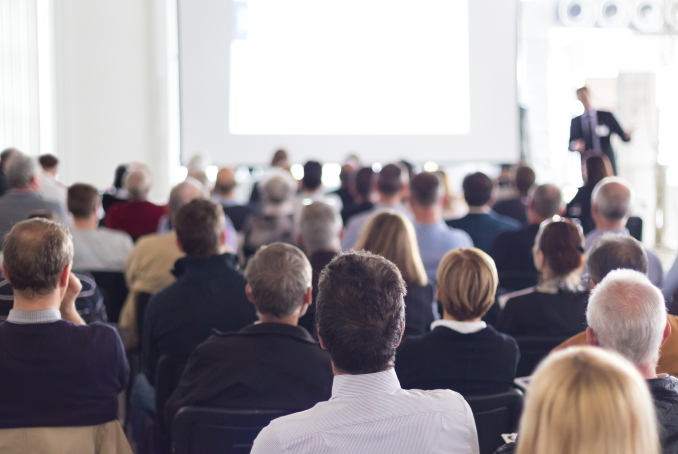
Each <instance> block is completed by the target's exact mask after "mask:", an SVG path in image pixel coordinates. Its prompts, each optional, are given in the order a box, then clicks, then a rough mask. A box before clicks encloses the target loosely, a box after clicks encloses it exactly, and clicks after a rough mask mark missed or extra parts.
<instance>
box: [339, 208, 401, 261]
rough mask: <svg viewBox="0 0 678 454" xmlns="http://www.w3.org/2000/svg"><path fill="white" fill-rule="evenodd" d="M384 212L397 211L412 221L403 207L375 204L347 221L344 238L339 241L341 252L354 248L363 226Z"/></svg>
mask: <svg viewBox="0 0 678 454" xmlns="http://www.w3.org/2000/svg"><path fill="white" fill-rule="evenodd" d="M384 210H395V211H399V212H400V213H402V214H404V215H405V216H407V217H408V218H409V219H412V214H410V212H409V211H407V208H405V206H404V205H396V206H386V205H382V204H381V203H376V204H375V205H374V208H372V209H371V210H369V211H365V212H364V213H360V214H356V215H355V216H352V217H351V219H349V220H348V223H347V224H346V229H345V230H344V237H343V238H342V240H341V250H342V251H348V250H349V249H351V248H352V247H353V246H355V244H356V243H357V242H358V239H360V234H361V233H363V228H364V227H365V224H367V221H369V220H370V218H372V216H374V215H375V214H376V213H377V212H379V211H384Z"/></svg>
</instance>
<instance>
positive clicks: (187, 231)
mask: <svg viewBox="0 0 678 454" xmlns="http://www.w3.org/2000/svg"><path fill="white" fill-rule="evenodd" d="M174 227H175V229H176V232H177V239H178V240H179V243H180V244H181V247H182V248H183V250H184V252H186V255H188V256H194V257H209V256H211V255H215V254H218V253H219V252H220V250H221V244H222V235H223V234H224V232H225V229H226V216H225V215H224V210H223V208H222V207H221V206H220V205H217V204H216V203H214V202H212V201H211V200H208V199H194V200H191V201H190V202H188V203H187V204H186V205H184V206H182V207H181V208H180V209H179V212H178V213H177V215H176V217H175V223H174Z"/></svg>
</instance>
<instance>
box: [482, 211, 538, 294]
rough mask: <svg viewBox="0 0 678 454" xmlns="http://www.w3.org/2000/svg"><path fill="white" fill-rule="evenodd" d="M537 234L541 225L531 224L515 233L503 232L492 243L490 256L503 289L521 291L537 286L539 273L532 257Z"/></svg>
mask: <svg viewBox="0 0 678 454" xmlns="http://www.w3.org/2000/svg"><path fill="white" fill-rule="evenodd" d="M537 233H539V224H531V225H528V226H526V227H523V228H522V229H521V230H518V231H515V232H512V231H506V232H501V233H500V234H499V236H498V237H497V239H496V240H494V243H492V247H491V248H490V256H491V257H492V259H494V263H495V264H496V265H497V272H498V273H499V286H500V287H501V288H503V289H507V290H520V289H524V288H527V287H533V286H535V285H537V282H538V280H539V271H537V268H535V267H534V259H533V257H532V247H533V246H534V240H535V238H536V237H537Z"/></svg>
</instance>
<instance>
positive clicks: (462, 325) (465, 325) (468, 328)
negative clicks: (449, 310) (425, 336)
mask: <svg viewBox="0 0 678 454" xmlns="http://www.w3.org/2000/svg"><path fill="white" fill-rule="evenodd" d="M438 326H444V327H445V328H449V329H451V330H454V331H456V332H458V333H461V334H471V333H477V332H478V331H480V330H483V329H485V328H487V323H485V322H483V321H480V322H458V321H456V320H436V321H435V322H433V323H431V331H433V329H435V328H436V327H438Z"/></svg>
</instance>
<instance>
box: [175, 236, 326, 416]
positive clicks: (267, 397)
mask: <svg viewBox="0 0 678 454" xmlns="http://www.w3.org/2000/svg"><path fill="white" fill-rule="evenodd" d="M245 278H246V279H247V287H246V293H247V298H248V299H249V300H250V302H252V303H253V304H254V307H255V308H256V311H257V314H258V316H259V322H258V323H256V324H254V325H250V326H247V327H245V328H243V329H242V330H240V331H238V332H237V333H223V334H217V335H213V336H212V337H210V338H209V339H208V340H207V341H205V342H204V343H203V344H201V345H200V346H198V348H197V350H196V351H195V352H194V353H193V354H192V355H191V358H190V360H189V362H188V365H187V366H186V369H185V370H184V373H183V374H182V376H181V380H180V382H179V386H178V387H177V389H176V390H175V391H174V394H172V397H171V398H170V399H169V400H168V402H167V405H166V407H165V408H166V411H165V416H166V418H165V419H166V421H167V425H168V427H171V425H172V420H173V419H174V415H175V414H176V413H177V411H179V409H180V408H181V407H184V406H188V405H190V406H207V407H219V408H235V409H248V408H252V409H271V410H287V411H290V412H296V411H302V410H306V409H309V408H311V407H312V406H314V405H315V404H317V403H318V402H320V401H325V400H329V398H330V396H331V391H332V363H331V361H330V356H329V355H328V354H327V352H325V351H323V350H321V349H320V347H319V346H318V343H317V342H316V341H315V340H314V339H313V338H312V337H311V335H310V334H309V332H308V331H306V330H305V329H304V328H302V327H301V326H297V321H298V320H299V317H301V316H303V315H304V313H305V312H306V309H307V308H308V307H309V306H310V305H311V265H310V263H309V262H308V260H307V259H306V257H305V256H304V254H303V252H301V251H300V250H299V249H297V248H296V247H295V246H292V245H289V244H285V243H273V244H271V245H270V246H263V247H262V248H261V249H259V251H257V253H256V254H255V255H254V257H252V259H251V260H250V261H249V262H248V264H247V270H246V271H245Z"/></svg>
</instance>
